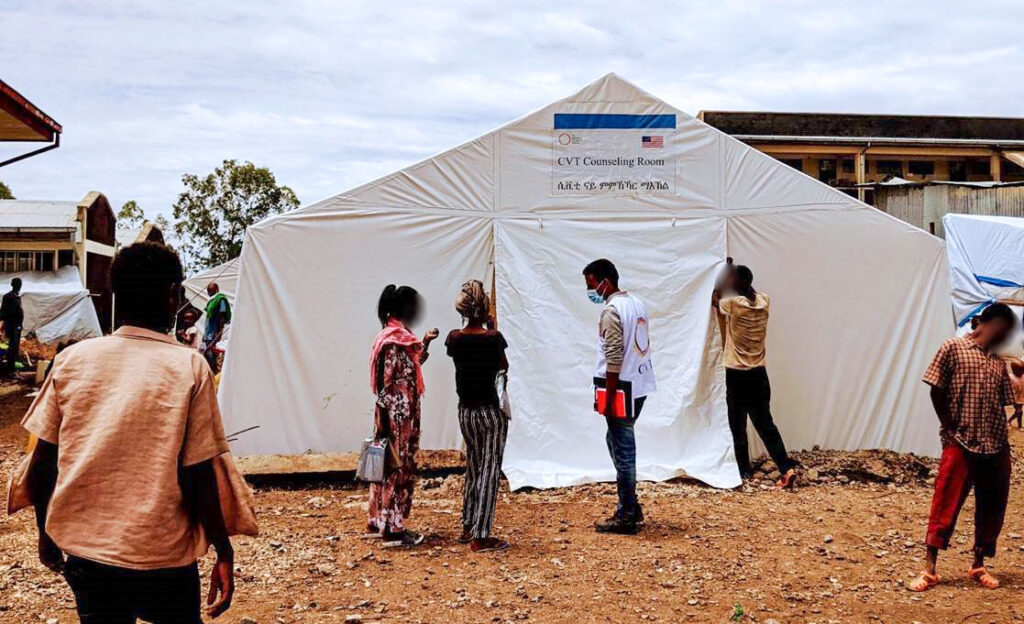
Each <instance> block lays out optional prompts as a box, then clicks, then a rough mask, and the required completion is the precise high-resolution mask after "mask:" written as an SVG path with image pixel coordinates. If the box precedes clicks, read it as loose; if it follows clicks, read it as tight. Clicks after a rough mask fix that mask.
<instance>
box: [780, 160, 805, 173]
mask: <svg viewBox="0 0 1024 624" xmlns="http://www.w3.org/2000/svg"><path fill="white" fill-rule="evenodd" d="M779 162H780V163H782V164H784V165H789V166H790V167H792V168H794V169H796V170H797V171H803V170H804V159H803V158H780V159H779Z"/></svg>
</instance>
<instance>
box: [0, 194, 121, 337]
mask: <svg viewBox="0 0 1024 624" xmlns="http://www.w3.org/2000/svg"><path fill="white" fill-rule="evenodd" d="M115 229H116V218H115V216H114V211H113V210H112V209H111V207H110V202H108V201H107V198H106V197H105V196H104V195H103V194H102V193H99V192H96V191H92V192H91V193H89V194H88V195H86V196H85V197H84V198H83V199H82V200H81V201H78V202H75V201H34V200H20V199H7V200H0V272H2V273H17V272H22V271H56V270H57V269H59V268H61V267H64V266H76V267H78V272H79V274H80V275H81V277H82V284H83V285H84V286H85V287H86V288H87V289H88V290H89V293H90V295H91V296H92V301H93V304H94V305H95V306H96V315H97V316H98V317H99V320H100V325H101V327H102V328H103V331H105V332H109V331H110V329H111V324H112V310H113V306H112V303H113V302H112V298H113V294H112V291H111V288H110V278H109V273H110V263H111V261H112V260H113V257H114V252H115V251H116V236H115Z"/></svg>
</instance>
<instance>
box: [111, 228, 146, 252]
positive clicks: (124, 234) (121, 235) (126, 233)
mask: <svg viewBox="0 0 1024 624" xmlns="http://www.w3.org/2000/svg"><path fill="white" fill-rule="evenodd" d="M141 233H142V228H132V229H130V230H118V231H117V234H115V237H116V238H117V246H118V247H127V246H128V245H131V244H132V243H134V242H135V241H137V240H138V238H139V234H141Z"/></svg>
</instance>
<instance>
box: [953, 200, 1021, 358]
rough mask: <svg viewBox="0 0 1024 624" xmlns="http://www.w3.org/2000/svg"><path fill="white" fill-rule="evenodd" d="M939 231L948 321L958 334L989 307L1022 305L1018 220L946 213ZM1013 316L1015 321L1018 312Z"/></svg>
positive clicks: (1014, 308) (1018, 308) (1019, 221)
mask: <svg viewBox="0 0 1024 624" xmlns="http://www.w3.org/2000/svg"><path fill="white" fill-rule="evenodd" d="M942 227H943V228H944V229H945V232H946V254H947V257H948V259H949V281H950V286H951V287H952V291H953V315H954V316H955V318H956V323H957V326H958V327H960V331H961V332H962V331H965V329H969V328H970V321H971V317H973V316H974V315H975V314H978V313H979V312H981V310H982V309H984V308H985V306H987V305H989V304H990V303H994V302H996V301H1000V300H1009V301H1021V302H1024V219H1020V218H1015V217H994V216H988V215H966V214H952V213H950V214H947V215H945V216H943V217H942ZM1013 310H1014V311H1015V312H1016V313H1017V315H1018V316H1020V315H1021V312H1022V308H1021V307H1020V306H1013ZM1018 342H1019V341H1016V340H1015V341H1014V345H1017V343H1018Z"/></svg>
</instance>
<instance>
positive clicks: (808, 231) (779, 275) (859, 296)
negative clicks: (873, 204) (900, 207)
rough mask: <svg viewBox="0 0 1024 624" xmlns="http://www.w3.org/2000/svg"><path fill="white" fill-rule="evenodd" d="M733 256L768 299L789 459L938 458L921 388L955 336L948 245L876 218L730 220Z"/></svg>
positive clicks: (842, 214)
mask: <svg viewBox="0 0 1024 624" xmlns="http://www.w3.org/2000/svg"><path fill="white" fill-rule="evenodd" d="M729 253H730V255H732V256H733V257H734V258H735V259H736V262H737V263H739V264H746V265H748V266H750V267H751V269H752V270H753V272H754V275H755V279H754V283H755V286H756V287H757V288H758V290H761V291H763V292H765V293H767V294H768V295H769V296H770V297H771V301H772V304H771V321H770V323H769V328H768V371H769V375H770V377H771V381H772V390H773V393H772V398H773V404H772V407H773V413H774V415H775V420H776V423H777V424H778V425H779V428H780V429H781V431H782V434H783V437H784V439H785V440H786V443H787V444H788V445H789V446H791V447H792V448H793V449H803V448H810V447H812V446H814V445H815V444H817V445H821V446H822V447H825V448H835V449H848V450H853V449H865V448H888V449H893V450H897V451H904V452H914V453H921V454H927V455H935V454H937V452H938V450H939V439H938V424H937V422H936V419H935V416H934V414H933V413H932V410H931V405H930V402H929V399H928V390H927V387H926V386H925V385H924V384H923V383H921V381H920V379H921V376H922V375H923V374H924V371H925V369H926V368H927V365H928V362H929V361H930V359H931V357H932V355H933V353H934V352H935V350H936V349H938V347H939V345H940V344H941V343H942V341H943V340H945V339H946V338H949V337H950V336H952V334H953V322H952V315H951V314H950V310H949V299H948V297H949V278H948V270H947V265H946V259H945V253H944V249H943V245H942V242H941V241H939V240H938V239H936V238H934V237H932V236H930V235H928V234H926V233H924V232H921V231H919V230H912V229H911V226H905V225H903V224H901V223H899V222H896V221H893V220H892V219H890V218H889V217H888V216H886V215H883V214H881V213H879V212H877V211H875V210H874V209H871V208H867V207H865V208H863V209H853V210H845V211H837V210H808V211H804V212H799V213H790V214H784V215H771V214H766V215H749V216H737V217H734V218H731V219H730V220H729Z"/></svg>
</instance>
